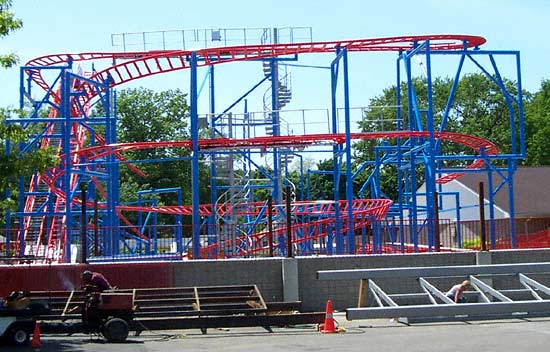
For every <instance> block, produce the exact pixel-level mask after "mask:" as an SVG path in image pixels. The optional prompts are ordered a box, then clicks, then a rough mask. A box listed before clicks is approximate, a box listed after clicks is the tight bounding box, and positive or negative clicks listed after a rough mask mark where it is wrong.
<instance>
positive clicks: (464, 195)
mask: <svg viewBox="0 0 550 352" xmlns="http://www.w3.org/2000/svg"><path fill="white" fill-rule="evenodd" d="M437 189H438V192H440V194H441V195H442V197H443V199H442V201H441V198H440V209H441V210H440V211H439V218H440V219H450V220H451V221H456V220H457V217H458V214H457V206H456V197H457V195H458V199H459V206H460V220H461V221H465V220H479V196H478V193H477V190H475V191H474V190H472V189H470V188H468V187H466V186H465V185H463V184H462V183H460V182H459V181H458V180H453V181H451V182H449V183H446V184H444V185H441V190H440V189H439V185H438V186H437ZM417 193H426V184H425V183H424V184H423V185H422V186H421V187H420V188H419V189H418V190H417ZM448 193H451V194H448ZM417 204H418V205H419V206H426V196H425V195H419V196H418V197H417ZM489 214H490V213H489V201H488V200H487V198H486V199H485V219H489V217H490V216H489ZM494 214H495V215H494V217H495V219H501V218H509V217H510V214H509V213H508V212H506V211H504V210H503V209H502V208H499V207H498V206H496V205H495V206H494ZM425 217H426V216H425V214H419V218H425Z"/></svg>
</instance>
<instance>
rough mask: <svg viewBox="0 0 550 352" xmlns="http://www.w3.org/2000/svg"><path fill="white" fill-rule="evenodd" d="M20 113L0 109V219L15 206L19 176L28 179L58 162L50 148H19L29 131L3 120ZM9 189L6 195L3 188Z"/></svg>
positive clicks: (28, 137) (26, 140) (25, 142)
mask: <svg viewBox="0 0 550 352" xmlns="http://www.w3.org/2000/svg"><path fill="white" fill-rule="evenodd" d="M16 114H23V113H22V112H20V111H15V110H12V109H7V108H0V175H1V177H0V214H2V217H1V218H0V222H3V221H4V214H5V213H6V211H7V210H8V209H10V210H16V209H17V201H16V200H17V194H18V188H19V180H20V177H24V178H29V177H30V176H31V175H32V174H33V173H35V172H42V171H44V170H46V169H48V168H49V167H52V166H54V165H55V164H56V163H57V162H58V157H57V156H56V155H55V154H54V153H53V151H52V150H50V149H46V148H44V149H42V148H38V146H37V145H34V146H33V147H32V148H30V150H28V151H25V152H22V151H21V147H23V146H25V145H26V144H28V143H29V141H30V139H31V133H30V132H31V130H32V128H29V129H24V128H23V127H22V126H21V125H19V124H16V123H10V124H7V123H6V119H7V118H9V117H12V116H14V115H16ZM8 190H9V191H10V194H8V193H7V191H8Z"/></svg>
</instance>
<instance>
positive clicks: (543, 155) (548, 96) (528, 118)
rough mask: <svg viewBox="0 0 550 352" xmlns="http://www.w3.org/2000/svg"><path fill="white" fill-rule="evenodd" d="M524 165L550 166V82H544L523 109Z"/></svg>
mask: <svg viewBox="0 0 550 352" xmlns="http://www.w3.org/2000/svg"><path fill="white" fill-rule="evenodd" d="M525 134H526V147H527V160H526V162H525V164H526V165H529V166H543V165H550V148H549V146H548V136H550V81H549V80H544V81H543V82H542V84H541V88H540V90H539V91H538V92H537V93H535V94H534V95H533V98H532V100H531V101H530V102H529V103H528V104H527V105H526V107H525Z"/></svg>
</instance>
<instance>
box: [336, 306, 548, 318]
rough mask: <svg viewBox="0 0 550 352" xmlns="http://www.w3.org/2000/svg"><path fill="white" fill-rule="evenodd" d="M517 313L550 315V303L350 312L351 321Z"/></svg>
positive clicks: (360, 309) (350, 310)
mask: <svg viewBox="0 0 550 352" xmlns="http://www.w3.org/2000/svg"><path fill="white" fill-rule="evenodd" d="M513 313H527V314H535V315H537V316H550V301H520V302H492V303H462V304H445V305H443V304H438V305H413V306H401V307H371V308H349V309H347V310H346V318H347V319H348V320H357V319H377V318H395V317H407V318H423V317H442V316H447V317H454V316H457V315H460V316H468V318H465V320H467V319H469V317H470V316H473V317H477V318H480V317H481V318H482V317H483V316H487V317H489V316H491V317H494V316H496V315H511V314H513Z"/></svg>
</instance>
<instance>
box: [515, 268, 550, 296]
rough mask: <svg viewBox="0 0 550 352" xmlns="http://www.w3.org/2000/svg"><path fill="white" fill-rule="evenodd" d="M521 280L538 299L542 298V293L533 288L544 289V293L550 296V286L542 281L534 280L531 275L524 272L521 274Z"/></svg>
mask: <svg viewBox="0 0 550 352" xmlns="http://www.w3.org/2000/svg"><path fill="white" fill-rule="evenodd" d="M519 282H520V283H521V284H522V285H523V286H525V287H526V288H527V289H529V290H530V291H531V294H532V295H533V296H534V297H535V298H536V299H538V300H542V297H540V295H539V294H538V293H536V292H535V291H534V290H533V288H535V289H537V290H539V291H542V292H544V293H546V294H547V295H549V296H550V288H549V287H548V286H545V285H543V284H541V283H540V282H538V281H536V280H533V279H531V278H530V277H528V276H526V275H524V274H521V273H520V274H519Z"/></svg>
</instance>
